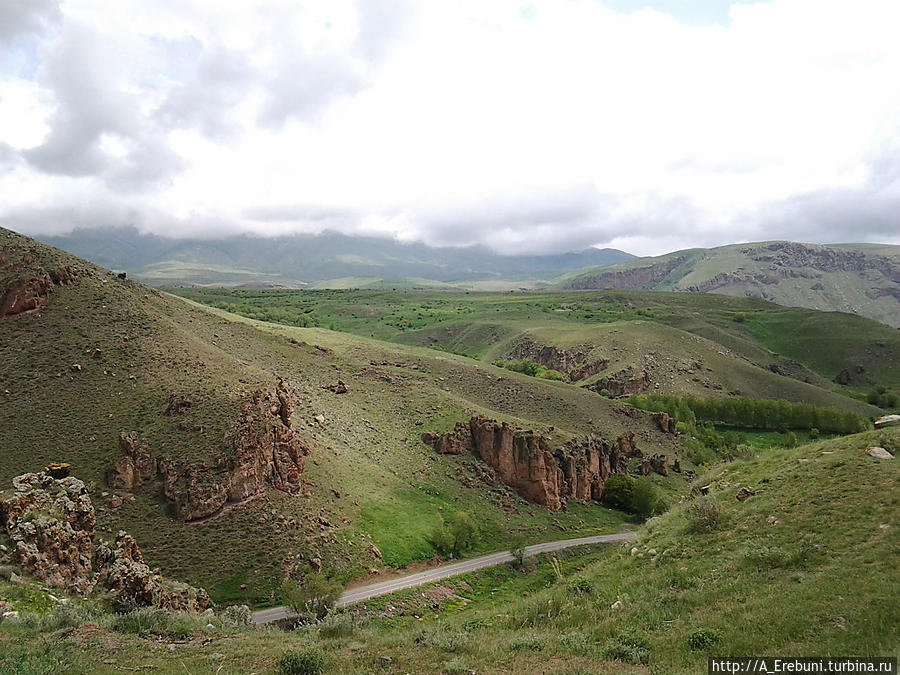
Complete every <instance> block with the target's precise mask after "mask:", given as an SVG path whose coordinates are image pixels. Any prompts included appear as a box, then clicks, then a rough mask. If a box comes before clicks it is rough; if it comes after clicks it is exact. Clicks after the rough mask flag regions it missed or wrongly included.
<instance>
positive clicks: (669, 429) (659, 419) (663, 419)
mask: <svg viewBox="0 0 900 675" xmlns="http://www.w3.org/2000/svg"><path fill="white" fill-rule="evenodd" d="M653 419H654V420H656V423H657V424H658V425H659V428H660V430H661V431H662V432H663V433H666V434H674V433H675V432H676V431H677V427H676V426H675V425H676V424H677V422H676V421H675V420H674V419H673V418H671V417H669V415H668V414H667V413H664V412H660V413H656V414H655V415H653Z"/></svg>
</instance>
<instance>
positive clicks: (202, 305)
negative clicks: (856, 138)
mask: <svg viewBox="0 0 900 675" xmlns="http://www.w3.org/2000/svg"><path fill="white" fill-rule="evenodd" d="M175 293H177V294H178V295H180V296H182V297H178V296H176V295H174V294H175ZM0 306H2V308H3V312H2V314H3V317H2V318H0V363H2V364H3V365H2V368H0V402H2V407H0V448H2V456H0V489H2V490H3V491H4V492H3V493H2V494H0V503H2V504H12V503H14V500H13V496H14V495H15V494H20V493H21V494H26V495H27V496H28V498H29V499H35V500H37V501H36V503H41V502H40V500H41V499H45V498H44V497H42V496H41V494H40V493H39V491H36V490H32V489H31V488H28V489H27V490H26V488H25V487H22V489H20V488H19V487H13V484H14V482H16V481H18V482H16V485H17V486H19V485H21V486H25V485H26V483H27V481H26V482H22V480H21V479H19V478H17V477H19V476H21V475H22V474H25V473H35V474H37V475H38V476H43V478H40V479H39V481H43V483H42V484H46V485H48V486H51V487H52V486H56V485H57V484H58V485H68V486H69V488H66V489H71V490H74V491H75V492H73V493H72V494H76V493H77V495H78V499H79V500H82V501H81V502H79V503H83V504H87V503H88V502H87V501H86V500H89V503H90V505H91V506H84V507H83V509H84V510H85V512H89V513H90V514H91V516H90V518H91V525H90V526H88V525H85V532H89V533H90V538H91V539H92V540H93V539H96V541H97V542H100V541H101V540H102V541H112V540H114V539H115V540H116V541H117V542H123V541H126V540H123V539H121V535H120V534H118V533H120V531H126V532H128V533H129V534H130V535H131V536H133V537H134V541H135V542H136V544H135V546H139V547H140V549H139V551H137V552H135V551H134V550H133V549H127V546H130V544H128V545H127V546H126V544H117V546H119V549H121V550H123V551H124V550H126V549H127V550H131V553H129V554H127V555H130V556H131V562H133V563H134V565H136V566H137V567H135V569H138V568H139V567H140V565H142V564H144V563H146V570H145V571H143V572H140V574H144V575H147V574H151V576H152V574H157V573H158V574H159V575H161V576H162V577H164V578H165V579H166V580H179V581H181V582H186V583H187V584H190V585H191V586H193V587H202V588H203V589H205V591H206V592H207V593H208V594H209V599H210V600H211V601H212V602H213V603H214V608H212V609H210V610H209V612H208V613H205V614H204V613H203V612H202V609H203V608H202V607H200V606H199V605H198V606H197V607H193V608H192V609H191V611H188V612H183V613H180V614H179V613H177V612H175V613H172V612H171V611H170V610H171V608H169V610H165V611H163V610H156V609H154V608H153V605H154V601H153V600H152V599H145V601H142V602H144V605H147V606H144V605H140V604H137V605H135V606H132V607H128V608H126V610H125V611H123V610H122V608H121V607H120V608H119V610H118V611H114V610H113V609H111V607H110V605H109V600H108V599H107V598H106V597H105V596H104V595H103V594H102V593H101V592H100V591H99V590H98V591H96V592H94V593H93V594H91V595H90V597H88V598H87V599H78V598H77V597H75V596H72V599H71V600H68V601H67V602H65V603H62V602H60V601H59V597H58V596H59V595H62V594H64V593H65V587H66V586H67V584H70V583H76V584H87V585H83V586H82V587H83V588H88V587H89V586H90V587H92V585H93V583H94V581H92V580H91V579H88V578H84V579H82V578H69V577H65V578H64V580H63V581H62V582H59V581H58V580H59V577H51V576H48V575H47V572H46V570H48V569H51V568H53V565H55V564H57V563H55V562H53V561H55V560H57V559H58V556H59V551H60V550H65V547H66V545H67V543H66V542H67V539H66V537H70V536H75V537H78V538H79V539H78V540H79V541H82V542H84V541H85V539H84V537H85V536H86V535H82V534H79V533H78V532H76V533H75V534H74V535H73V534H55V535H54V537H58V539H56V540H55V541H57V545H58V548H56V549H52V550H50V551H46V550H42V549H40V548H39V547H38V548H36V549H34V553H29V554H28V555H25V554H24V553H22V551H25V550H28V551H32V550H33V549H32V548H29V547H31V546H35V547H37V546H38V543H37V542H39V541H40V537H41V536H42V535H40V532H42V531H43V530H40V529H38V530H35V529H34V528H44V527H46V528H51V529H49V530H47V531H48V532H49V531H53V532H57V533H60V532H66V531H67V530H65V528H62V529H52V528H59V527H61V526H58V525H55V524H54V523H58V522H60V521H57V520H54V518H55V517H56V516H54V513H56V511H55V510H54V509H55V508H56V507H53V508H51V509H50V510H44V511H34V512H32V513H31V515H28V514H27V512H25V511H21V510H15V509H12V507H4V508H6V511H4V510H3V508H0V513H7V515H6V516H4V517H3V518H0V520H3V521H4V522H3V525H4V526H5V531H4V533H3V534H2V535H0V544H2V545H3V548H0V572H2V574H0V601H2V602H3V603H4V604H3V610H4V612H12V613H14V614H16V616H15V619H9V620H4V621H3V622H2V623H0V654H2V655H0V672H6V671H11V672H20V671H21V670H22V669H21V667H20V666H21V664H26V665H27V667H28V668H32V669H33V670H36V671H49V672H54V671H66V672H113V671H115V670H117V669H119V668H121V667H124V666H125V665H126V664H128V663H133V662H135V661H136V660H137V661H140V662H141V663H142V664H145V665H147V666H152V667H154V668H155V669H158V670H160V671H161V672H175V671H178V672H184V669H187V670H189V672H207V671H218V672H244V671H246V670H247V669H248V668H250V669H252V670H255V671H257V672H260V671H271V670H272V669H273V668H280V667H281V666H279V665H278V664H279V663H281V662H282V661H283V660H284V659H289V658H294V657H293V656H290V654H297V655H301V656H297V658H301V657H302V658H304V659H311V660H313V661H316V660H317V659H318V660H319V661H321V668H322V669H325V668H328V669H330V670H331V671H333V672H370V671H371V670H373V669H385V670H387V671H388V672H467V671H468V670H475V671H476V672H479V673H482V672H484V673H488V672H510V671H511V670H513V671H516V672H546V669H547V668H548V667H549V668H550V669H551V671H552V672H570V673H574V672H597V669H598V668H599V669H600V671H601V672H702V671H705V667H706V656H707V655H708V654H722V653H728V654H738V653H760V652H773V651H778V652H781V653H786V652H792V653H793V652H797V653H815V652H816V651H817V650H820V649H823V648H825V647H826V646H827V648H828V649H831V650H835V651H837V652H840V653H861V654H871V655H876V654H885V653H888V654H893V653H896V650H897V643H896V638H895V636H896V630H895V629H896V627H897V625H898V616H897V611H896V608H895V607H894V606H893V603H891V602H889V599H888V598H887V597H886V596H885V594H884V592H883V590H884V589H886V588H890V587H891V586H892V585H896V583H897V571H896V566H894V565H893V564H892V562H891V560H892V558H891V556H892V555H893V554H894V553H895V550H896V544H897V541H896V522H895V521H896V503H895V501H896V499H895V497H894V495H893V492H894V491H895V489H896V488H895V486H896V480H897V475H896V463H895V462H893V461H890V460H885V459H879V458H878V457H877V456H874V455H871V454H867V453H866V450H867V448H870V447H880V448H884V449H885V452H887V453H889V454H894V455H896V453H897V451H898V449H900V437H898V435H897V434H898V432H897V428H896V427H888V428H885V429H882V430H873V429H872V420H873V419H874V418H876V417H877V416H879V415H883V414H885V413H890V412H893V411H895V410H896V399H893V401H894V402H893V404H891V400H892V399H891V398H890V397H891V396H892V395H893V394H894V393H895V392H897V390H898V389H900V340H898V337H897V331H896V329H893V328H890V327H888V326H885V325H884V324H880V323H876V322H875V321H872V320H870V319H865V318H862V317H859V316H855V315H849V314H838V313H823V312H817V311H815V310H807V309H799V308H786V307H781V306H778V305H774V304H771V303H769V302H765V301H762V300H754V299H748V298H730V297H724V296H713V295H706V294H687V293H681V294H673V293H662V292H650V291H630V290H625V291H620V290H607V291H597V292H593V291H592V292H564V291H552V292H551V291H548V292H527V293H526V292H518V291H514V292H465V291H435V290H430V291H410V290H407V291H399V290H398V291H381V290H377V291H375V290H369V291H362V290H342V291H338V290H310V291H287V290H248V289H242V290H235V289H232V290H225V289H200V288H182V287H179V288H168V289H166V290H165V292H163V291H161V290H159V289H154V288H150V287H147V286H144V285H142V284H140V283H136V282H134V281H132V280H131V279H129V278H127V276H124V275H117V274H115V273H113V272H111V271H109V270H106V269H103V268H100V267H97V266H95V265H93V264H91V263H88V262H86V261H84V260H82V259H79V258H76V257H74V256H72V255H70V254H67V253H64V252H62V251H60V250H58V249H53V248H51V247H48V246H46V245H44V244H40V243H38V242H35V241H34V240H31V239H28V238H26V237H23V236H21V235H17V234H14V233H12V232H10V231H8V230H0ZM879 390H883V391H882V392H881V393H880V394H879V396H881V398H880V399H873V398H872V397H871V394H872V393H873V392H878V391H879ZM648 396H657V397H659V398H658V400H660V401H664V402H666V405H667V406H669V408H660V407H658V406H657V407H653V406H652V405H649V404H647V401H649V400H651V399H648V398H646V397H648ZM641 397H644V398H641ZM665 397H669V398H665ZM653 400H657V399H653ZM777 400H782V401H786V402H790V403H792V404H794V406H795V407H794V408H791V407H790V406H789V405H788V403H785V404H783V405H781V404H779V405H781V408H779V411H782V412H783V411H788V412H789V413H790V414H788V412H785V414H784V415H783V416H782V417H779V418H778V419H777V420H776V421H773V422H772V424H771V425H770V426H768V427H767V426H764V424H763V423H753V424H749V423H748V424H746V425H743V426H742V425H740V424H738V425H737V426H735V425H734V422H735V420H734V419H731V418H729V419H725V416H724V415H723V414H722V413H712V415H713V416H712V418H709V417H703V416H702V415H701V414H695V412H694V409H696V410H697V411H699V410H700V407H701V406H702V405H703V404H704V403H703V402H704V401H707V402H708V401H731V402H738V403H740V402H741V401H745V402H747V404H746V409H747V410H751V409H752V408H753V402H754V401H756V402H759V401H777ZM870 400H874V401H875V402H876V403H878V404H880V405H875V404H873V403H872V402H870ZM685 405H687V406H688V407H690V406H691V405H692V406H693V408H692V409H691V411H690V414H689V415H688V414H687V413H684V410H685V407H684V406H685ZM773 405H774V404H773ZM803 406H805V407H803ZM756 407H757V408H761V405H759V404H757V406H756ZM642 408H648V409H642ZM707 408H709V409H710V410H713V409H715V407H714V406H712V405H711V404H707ZM801 408H802V411H803V415H800V414H799V413H797V414H796V415H795V414H794V412H791V411H800V409H801ZM663 410H669V412H662V411H663ZM774 410H775V408H773V411H774ZM766 414H769V413H766ZM779 414H781V412H779ZM716 415H719V417H720V418H721V419H716ZM772 419H773V420H775V418H774V417H773V418H772ZM810 420H814V421H815V420H821V421H822V422H818V421H817V422H816V424H818V425H819V426H821V427H822V429H821V430H820V429H819V428H813V424H811V423H810ZM834 420H837V422H835V426H834V428H833V429H832V428H830V427H829V426H826V423H827V424H831V421H834ZM737 421H738V422H740V421H741V419H740V418H738V419H737ZM723 422H728V424H729V425H731V426H728V427H726V426H724V425H723V424H722V423H723ZM760 424H763V426H760ZM754 425H756V426H754ZM851 432H855V433H851ZM876 454H877V453H876ZM54 465H65V467H66V468H65V469H64V472H65V473H67V474H68V473H69V472H70V473H71V476H72V477H74V478H75V479H78V480H80V481H83V483H82V484H81V485H82V487H78V484H77V483H71V482H70V483H64V482H60V481H71V480H73V479H71V478H59V479H55V478H52V477H50V474H49V473H47V472H49V471H51V470H52V471H57V469H53V466H54ZM48 467H49V468H48ZM58 470H59V471H63V469H58ZM60 475H62V474H60ZM29 480H31V479H29ZM35 480H37V479H35ZM54 481H56V482H54ZM27 484H28V485H31V484H32V483H27ZM35 484H36V483H35ZM10 488H12V489H10ZM53 489H56V488H53ZM23 491H24V492H23ZM17 499H18V498H17ZM51 501H52V500H51ZM47 503H50V502H47ZM94 522H95V526H94ZM32 524H34V525H32ZM623 529H633V530H634V532H635V536H636V539H635V540H634V541H628V542H626V543H624V544H618V545H613V546H610V547H608V548H606V547H604V548H599V549H595V548H589V547H588V548H578V547H576V548H571V549H566V550H565V551H555V552H552V553H542V554H540V555H538V556H537V557H536V558H534V559H531V558H528V557H526V556H523V557H522V559H521V560H519V558H518V557H517V554H516V551H518V550H524V549H525V547H527V546H528V545H530V544H537V543H539V542H549V541H554V540H577V539H580V538H586V537H598V536H600V537H605V536H607V535H614V534H615V533H616V532H620V531H622V530H623ZM35 533H37V534H35ZM29 537H31V538H29ZM59 537H61V539H60V538H59ZM448 537H449V539H448ZM85 545H86V544H85ZM103 545H104V544H101V543H96V544H93V545H92V546H94V548H95V549H96V550H98V551H104V550H105V549H103ZM123 547H124V548H123ZM85 550H87V549H85ZM92 550H93V549H92ZM498 551H511V553H510V554H509V556H510V557H511V558H512V561H513V562H512V563H511V564H510V563H504V564H503V565H500V566H498V567H493V568H491V569H483V570H480V571H468V572H466V573H465V574H464V575H463V576H461V577H460V576H456V577H453V578H450V579H444V580H438V581H433V582H431V583H430V584H429V585H427V586H425V587H422V588H419V589H409V590H402V591H400V592H399V593H397V594H392V595H389V596H383V597H379V598H372V599H370V600H367V601H366V602H364V603H362V604H361V605H356V606H353V607H348V608H345V609H342V610H340V611H331V612H328V611H327V610H326V612H325V614H323V615H322V616H320V617H318V619H315V618H313V619H309V620H307V623H305V624H304V625H303V626H301V628H300V629H299V630H297V631H295V632H288V633H285V632H282V631H281V630H280V629H279V628H276V627H268V628H265V629H255V628H253V627H252V626H250V625H248V622H249V621H250V614H249V610H248V611H247V613H246V615H244V614H243V610H241V609H240V606H241V605H247V606H250V607H252V608H253V609H257V610H260V609H265V608H266V607H273V606H276V605H280V604H286V603H288V604H289V603H290V602H295V604H297V603H298V602H299V601H297V597H300V596H302V595H303V589H304V588H308V589H312V588H314V587H315V585H316V584H322V585H323V586H322V587H323V588H325V586H326V585H327V586H328V587H329V588H331V589H342V588H344V587H345V586H347V585H348V584H352V585H354V586H358V585H366V584H367V583H374V582H376V581H379V580H381V579H382V578H384V576H385V575H388V576H391V577H393V576H396V575H397V574H398V572H399V573H403V572H404V571H409V572H415V571H418V570H420V569H422V568H423V567H425V568H427V567H431V566H434V565H438V564H440V563H441V562H446V561H448V560H451V559H454V558H460V559H463V560H468V559H473V558H475V557H477V556H478V555H480V554H487V553H495V552H498ZM98 555H99V554H98ZM119 555H121V556H124V555H126V554H125V553H121V554H119ZM54 556H56V557H54ZM506 559H507V558H506V554H504V560H506ZM101 563H102V564H112V563H103V561H102V560H101V558H97V559H96V560H95V561H94V568H95V569H97V570H101V572H99V573H100V574H101V575H102V574H107V573H106V572H103V571H102V570H104V569H105V568H104V567H102V564H101ZM129 564H130V563H129ZM85 567H86V568H87V569H90V565H87V564H86V565H85ZM54 569H55V568H54ZM129 569H131V568H129ZM140 569H143V568H140ZM154 570H157V571H158V572H155V571H154ZM66 574H69V572H66ZM136 574H137V572H136ZM42 575H43V576H42ZM104 578H105V577H104ZM129 578H130V577H129ZM153 578H154V579H155V578H156V577H153ZM112 579H113V581H111V582H109V583H113V582H115V583H119V584H125V582H120V581H115V580H116V579H118V577H112ZM140 579H141V583H149V582H147V581H146V578H145V577H140ZM128 583H136V582H132V581H129V582H128ZM154 583H155V582H154ZM54 584H57V586H58V585H59V584H61V585H62V586H63V588H58V587H57V586H55V585H54ZM292 584H293V585H292ZM115 588H118V587H115ZM125 588H128V586H127V584H126V585H125ZM98 589H99V586H98ZM119 590H121V589H119ZM323 592H324V591H323ZM328 592H329V593H331V592H332V591H330V590H329V591H328ZM298 594H299V595H298ZM48 596H53V597H54V598H56V600H55V601H54V600H49V599H48ZM85 597H87V594H85ZM147 597H148V598H149V597H150V596H149V595H148V596H147ZM172 597H177V596H175V595H173V596H172ZM772 598H777V600H772ZM836 598H837V600H835V599H836ZM292 599H293V600H292ZM798 606H800V607H802V608H803V610H802V611H800V612H798V611H796V608H797V607H798ZM298 607H299V605H298ZM301 609H302V608H301ZM154 612H155V613H154ZM294 623H295V622H292V621H289V622H286V623H285V626H284V627H287V628H292V627H293V624H294ZM210 626H212V628H210ZM75 646H77V649H76V648H75ZM303 655H305V656H303ZM317 662H318V661H317ZM547 664H550V665H549V666H548V665H547ZM25 672H27V671H25ZM314 672H318V671H314Z"/></svg>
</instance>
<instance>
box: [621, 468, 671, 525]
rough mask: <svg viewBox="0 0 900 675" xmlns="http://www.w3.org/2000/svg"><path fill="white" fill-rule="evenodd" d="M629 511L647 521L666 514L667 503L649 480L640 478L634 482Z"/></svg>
mask: <svg viewBox="0 0 900 675" xmlns="http://www.w3.org/2000/svg"><path fill="white" fill-rule="evenodd" d="M628 510H629V511H633V512H634V513H636V514H637V515H639V516H640V517H641V518H643V519H644V520H646V519H647V518H650V517H651V516H657V515H659V514H660V513H664V512H665V510H666V502H665V500H664V499H663V498H662V495H660V493H659V490H657V489H656V486H655V485H653V483H652V482H651V481H650V479H649V478H640V479H638V480H636V481H635V482H634V487H633V489H632V492H631V500H630V503H629V504H628Z"/></svg>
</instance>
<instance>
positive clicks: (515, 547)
mask: <svg viewBox="0 0 900 675" xmlns="http://www.w3.org/2000/svg"><path fill="white" fill-rule="evenodd" d="M525 541H526V539H525V537H524V536H522V535H518V536H517V537H516V538H515V539H513V543H512V547H511V548H510V549H509V552H510V554H511V555H512V557H513V567H515V568H516V569H517V570H519V571H520V572H521V571H524V570H525Z"/></svg>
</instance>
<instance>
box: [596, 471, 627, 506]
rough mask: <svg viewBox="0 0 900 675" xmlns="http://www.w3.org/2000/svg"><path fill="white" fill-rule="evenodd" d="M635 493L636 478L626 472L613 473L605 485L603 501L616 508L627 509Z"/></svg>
mask: <svg viewBox="0 0 900 675" xmlns="http://www.w3.org/2000/svg"><path fill="white" fill-rule="evenodd" d="M633 493H634V478H632V477H631V476H629V475H627V474H624V473H617V474H613V475H612V476H610V477H609V478H607V479H606V483H604V485H603V499H602V501H603V503H604V504H606V505H607V506H611V507H613V508H616V509H624V510H627V509H628V508H629V507H630V506H631V498H632V494H633Z"/></svg>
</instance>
